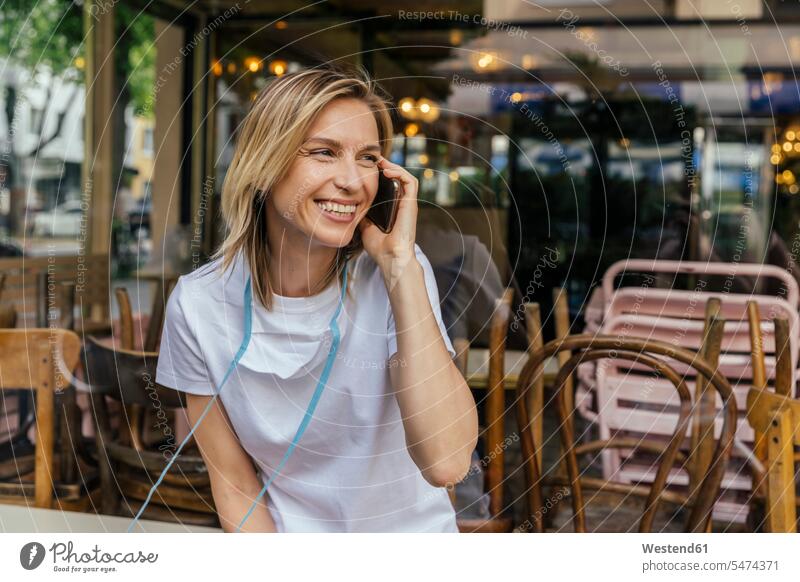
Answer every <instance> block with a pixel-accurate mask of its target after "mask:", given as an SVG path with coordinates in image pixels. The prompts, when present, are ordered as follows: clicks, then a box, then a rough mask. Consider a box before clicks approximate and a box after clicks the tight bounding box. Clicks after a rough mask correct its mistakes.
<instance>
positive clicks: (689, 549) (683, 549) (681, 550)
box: [642, 544, 708, 554]
mask: <svg viewBox="0 0 800 582" xmlns="http://www.w3.org/2000/svg"><path fill="white" fill-rule="evenodd" d="M642 551H643V552H644V553H645V554H707V553H708V544H686V545H684V546H673V545H671V544H666V545H663V546H657V545H655V544H642Z"/></svg>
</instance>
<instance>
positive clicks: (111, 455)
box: [87, 337, 219, 525]
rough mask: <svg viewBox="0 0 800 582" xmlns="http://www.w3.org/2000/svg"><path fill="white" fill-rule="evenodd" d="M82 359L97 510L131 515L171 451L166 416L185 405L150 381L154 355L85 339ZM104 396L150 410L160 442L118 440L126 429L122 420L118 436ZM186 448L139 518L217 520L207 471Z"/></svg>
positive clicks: (173, 439)
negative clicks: (98, 484)
mask: <svg viewBox="0 0 800 582" xmlns="http://www.w3.org/2000/svg"><path fill="white" fill-rule="evenodd" d="M87 359H88V371H89V380H90V382H91V385H92V404H93V408H94V417H95V421H96V440H97V450H98V457H99V461H100V474H101V481H102V483H103V499H102V510H103V513H109V514H117V515H133V514H134V513H135V512H136V511H138V508H139V507H141V502H143V501H144V499H145V498H146V497H147V494H148V492H149V491H150V487H151V486H152V485H153V484H154V483H155V481H156V479H157V478H158V476H159V475H160V474H161V471H162V470H163V469H164V467H165V466H166V465H167V463H168V462H169V460H170V458H171V455H172V454H173V453H174V451H175V450H177V447H178V445H179V443H178V442H177V439H176V437H175V432H174V428H172V427H170V426H169V423H168V422H167V420H168V418H169V414H170V411H173V410H176V409H182V408H184V407H185V400H184V396H183V394H182V393H180V392H178V391H175V390H170V389H167V388H163V387H162V386H159V385H158V384H156V383H155V376H156V366H157V362H158V354H156V353H153V352H138V351H132V350H125V349H114V348H112V347H109V346H107V345H104V344H102V343H100V342H99V341H98V340H97V339H96V338H94V337H90V338H89V341H88V345H87ZM107 397H108V398H111V399H112V400H115V401H117V402H119V403H120V405H121V406H122V407H125V406H127V405H130V404H136V405H138V406H139V407H141V408H142V409H147V408H152V409H154V410H155V411H156V414H157V416H158V418H159V420H160V421H161V423H162V424H163V426H162V427H161V431H162V433H161V437H162V438H161V439H160V442H159V443H154V444H153V445H149V446H148V445H146V444H145V442H144V439H143V438H142V435H141V434H137V435H128V436H127V438H125V439H122V438H120V437H121V433H124V432H130V431H131V426H130V424H129V423H128V422H127V419H124V418H123V419H122V422H121V426H120V430H119V433H120V434H115V433H114V431H113V430H112V426H111V422H110V419H109V411H108V407H107V403H106V398H107ZM127 443H130V444H127ZM191 449H192V447H191V444H188V445H187V446H186V447H185V448H184V450H183V451H182V452H181V455H180V457H178V459H176V460H175V462H174V463H173V465H172V468H171V469H170V472H169V473H168V474H167V475H166V476H165V477H164V480H163V482H162V483H161V485H159V488H158V490H157V492H156V494H155V495H154V496H153V498H152V501H151V504H150V505H149V506H148V508H147V510H146V511H145V513H144V515H143V517H144V518H149V519H158V520H162V521H175V522H179V523H180V522H182V523H191V524H193V525H218V524H219V521H218V518H217V514H216V510H215V506H214V500H213V498H212V495H211V486H210V481H209V476H208V470H207V469H206V466H205V463H204V462H203V459H202V457H201V456H200V455H199V454H193V453H192V450H191ZM194 452H195V453H196V448H195V449H194ZM120 502H122V507H120Z"/></svg>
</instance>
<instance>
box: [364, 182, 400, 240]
mask: <svg viewBox="0 0 800 582" xmlns="http://www.w3.org/2000/svg"><path fill="white" fill-rule="evenodd" d="M401 192H402V190H401V186H400V183H399V182H398V181H397V180H393V179H391V178H387V177H386V176H384V175H383V172H380V174H378V193H377V194H376V195H375V200H374V201H373V202H372V206H370V209H369V210H368V211H367V217H368V218H369V219H370V220H371V221H372V222H374V223H375V226H377V227H378V228H379V229H381V231H382V232H389V231H391V230H392V227H394V221H395V219H396V218H397V202H398V200H399V199H400V196H401Z"/></svg>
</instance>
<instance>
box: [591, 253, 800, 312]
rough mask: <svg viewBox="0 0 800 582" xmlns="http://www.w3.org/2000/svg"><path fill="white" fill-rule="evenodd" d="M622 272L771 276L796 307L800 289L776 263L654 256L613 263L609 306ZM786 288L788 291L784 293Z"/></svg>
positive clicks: (606, 282)
mask: <svg viewBox="0 0 800 582" xmlns="http://www.w3.org/2000/svg"><path fill="white" fill-rule="evenodd" d="M623 273H668V274H673V275H678V274H687V275H694V276H696V277H700V276H712V275H718V276H725V277H734V276H751V277H755V278H772V279H775V280H777V281H779V282H780V284H781V287H780V288H781V291H782V293H781V296H782V297H783V298H784V299H785V300H786V301H788V302H789V304H790V305H792V306H794V307H797V306H798V301H800V288H798V284H797V281H796V280H795V278H794V277H793V276H792V274H791V273H789V272H788V271H786V270H785V269H782V268H780V267H776V266H775V265H761V264H754V263H714V262H704V261H663V260H652V259H623V260H621V261H617V262H616V263H614V264H613V265H611V266H610V267H609V268H608V270H607V271H606V272H605V274H604V275H603V299H604V301H605V303H606V305H609V304H610V303H611V301H612V299H613V296H614V284H615V281H616V278H617V277H618V276H619V275H621V274H623ZM783 291H785V292H783Z"/></svg>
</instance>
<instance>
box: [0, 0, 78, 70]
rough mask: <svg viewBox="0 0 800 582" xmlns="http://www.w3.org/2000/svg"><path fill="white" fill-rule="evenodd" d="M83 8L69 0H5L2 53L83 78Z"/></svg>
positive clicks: (27, 64)
mask: <svg viewBox="0 0 800 582" xmlns="http://www.w3.org/2000/svg"><path fill="white" fill-rule="evenodd" d="M83 49H84V47H83V9H82V8H81V7H80V6H78V5H77V4H75V3H74V2H72V1H69V0H4V2H3V3H2V8H0V56H1V57H6V58H8V59H10V60H12V61H13V62H15V63H17V64H19V65H21V66H23V67H25V68H26V69H28V70H30V71H34V72H35V71H39V70H41V67H47V68H49V69H51V70H52V71H53V72H54V73H55V74H56V75H62V74H64V73H66V74H65V77H66V78H70V77H72V78H81V76H82V74H83V73H82V71H80V70H78V68H77V67H76V66H75V59H76V57H79V56H83Z"/></svg>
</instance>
